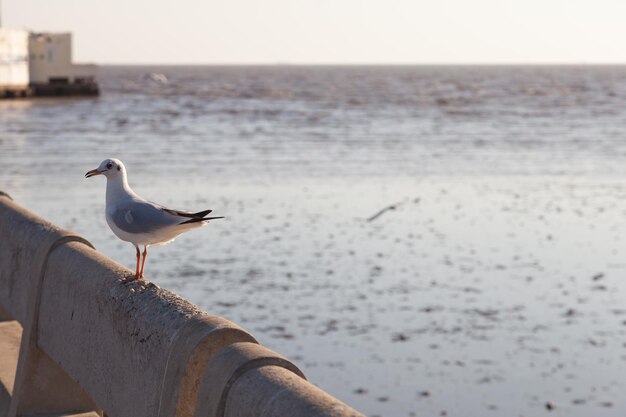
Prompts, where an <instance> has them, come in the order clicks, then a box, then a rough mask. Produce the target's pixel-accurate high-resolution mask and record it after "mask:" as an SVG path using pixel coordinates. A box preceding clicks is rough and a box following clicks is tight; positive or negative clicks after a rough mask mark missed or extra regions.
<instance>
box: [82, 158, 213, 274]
mask: <svg viewBox="0 0 626 417" xmlns="http://www.w3.org/2000/svg"><path fill="white" fill-rule="evenodd" d="M96 175H104V176H105V177H106V178H107V190H106V210H105V212H106V221H107V223H108V225H109V227H110V228H111V230H112V231H113V233H114V234H115V235H116V236H117V237H118V238H120V239H121V240H123V241H126V242H130V243H132V244H133V246H135V249H136V250H137V266H136V268H135V275H134V276H131V277H128V278H126V279H125V280H124V282H129V281H134V280H137V279H140V278H143V268H144V265H145V263H146V257H147V256H148V246H154V245H164V244H166V243H169V242H171V241H173V240H174V239H176V238H177V237H178V235H180V234H181V233H184V232H187V231H189V230H191V229H195V228H196V227H200V226H205V225H206V224H207V223H208V222H209V220H215V219H223V218H224V217H207V216H208V215H209V213H211V212H212V210H203V211H199V212H197V213H189V212H186V211H180V210H172V209H169V208H166V207H163V206H161V205H159V204H155V203H151V202H149V201H147V200H144V199H143V198H141V197H139V196H138V195H137V194H135V192H134V191H133V190H132V189H131V188H130V186H129V185H128V179H127V174H126V167H125V166H124V164H123V163H122V161H120V160H119V159H105V160H104V161H102V162H101V163H100V166H99V167H98V168H96V169H92V170H91V171H89V172H87V173H86V174H85V177H86V178H90V177H93V176H96ZM140 245H143V258H142V256H141V253H140V250H139V246H140ZM140 260H141V262H140ZM140 263H141V268H140V267H139V265H140Z"/></svg>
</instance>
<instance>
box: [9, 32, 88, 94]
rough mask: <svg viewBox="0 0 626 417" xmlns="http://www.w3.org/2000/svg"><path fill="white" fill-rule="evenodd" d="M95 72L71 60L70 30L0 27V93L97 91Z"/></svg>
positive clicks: (80, 92)
mask: <svg viewBox="0 0 626 417" xmlns="http://www.w3.org/2000/svg"><path fill="white" fill-rule="evenodd" d="M96 75H97V67H96V66H95V65H76V64H73V63H72V34H71V33H35V32H29V31H26V30H15V29H3V28H0V95H3V94H2V92H3V91H4V95H7V92H9V93H11V95H25V94H27V93H34V94H35V95H67V94H97V93H98V87H97V84H96Z"/></svg>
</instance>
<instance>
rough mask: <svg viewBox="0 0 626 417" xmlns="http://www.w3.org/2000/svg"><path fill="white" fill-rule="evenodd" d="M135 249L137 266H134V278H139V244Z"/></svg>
mask: <svg viewBox="0 0 626 417" xmlns="http://www.w3.org/2000/svg"><path fill="white" fill-rule="evenodd" d="M135 248H136V249H137V267H136V268H135V279H139V259H141V252H139V246H135Z"/></svg>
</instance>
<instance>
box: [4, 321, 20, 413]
mask: <svg viewBox="0 0 626 417" xmlns="http://www.w3.org/2000/svg"><path fill="white" fill-rule="evenodd" d="M21 337H22V326H20V324H19V323H18V322H17V321H3V322H0V417H6V416H7V415H8V414H9V407H10V404H11V395H12V394H13V382H14V380H15V369H16V368H17V355H18V354H19V351H20V339H21Z"/></svg>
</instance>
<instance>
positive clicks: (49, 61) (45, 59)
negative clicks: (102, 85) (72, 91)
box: [28, 33, 97, 84]
mask: <svg viewBox="0 0 626 417" xmlns="http://www.w3.org/2000/svg"><path fill="white" fill-rule="evenodd" d="M28 54H29V57H30V59H29V66H28V67H29V72H30V83H31V84H73V83H77V84H80V83H82V82H86V81H95V78H96V72H97V68H96V66H95V65H76V64H73V63H72V34H71V33H31V34H30V36H29V40H28Z"/></svg>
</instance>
